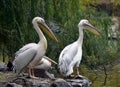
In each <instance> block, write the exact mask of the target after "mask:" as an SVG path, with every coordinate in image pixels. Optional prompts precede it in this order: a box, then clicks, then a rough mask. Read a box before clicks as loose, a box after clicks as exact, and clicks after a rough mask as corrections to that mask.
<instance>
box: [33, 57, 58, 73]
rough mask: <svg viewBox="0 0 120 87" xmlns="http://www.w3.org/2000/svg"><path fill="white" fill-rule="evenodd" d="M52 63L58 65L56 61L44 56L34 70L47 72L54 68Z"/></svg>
mask: <svg viewBox="0 0 120 87" xmlns="http://www.w3.org/2000/svg"><path fill="white" fill-rule="evenodd" d="M52 63H54V64H57V63H56V62H55V61H53V60H52V59H50V58H48V57H47V56H43V57H42V59H41V61H40V62H39V63H38V65H36V66H35V67H34V68H35V69H43V70H46V71H47V70H48V69H50V68H52Z"/></svg>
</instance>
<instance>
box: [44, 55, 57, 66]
mask: <svg viewBox="0 0 120 87" xmlns="http://www.w3.org/2000/svg"><path fill="white" fill-rule="evenodd" d="M43 58H45V59H47V60H48V61H50V62H52V63H54V64H57V63H56V62H55V61H54V60H52V59H50V58H49V57H47V56H43Z"/></svg>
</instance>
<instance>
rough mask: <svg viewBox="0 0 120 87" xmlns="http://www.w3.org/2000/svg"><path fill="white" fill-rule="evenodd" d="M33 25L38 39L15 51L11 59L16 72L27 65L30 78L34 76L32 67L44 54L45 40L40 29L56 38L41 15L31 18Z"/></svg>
mask: <svg viewBox="0 0 120 87" xmlns="http://www.w3.org/2000/svg"><path fill="white" fill-rule="evenodd" d="M32 23H33V26H34V28H35V30H36V32H37V33H38V35H39V39H40V41H39V42H38V43H37V44H36V43H29V44H27V45H25V46H23V47H22V48H21V49H19V51H17V52H16V53H15V59H14V61H13V64H14V70H15V72H16V73H17V74H20V72H21V71H22V70H23V69H24V68H26V67H28V68H29V74H30V77H31V78H36V77H35V75H34V70H33V68H34V67H35V65H37V64H38V63H39V61H40V60H41V59H42V57H43V56H44V55H45V52H46V49H47V40H46V38H45V36H44V34H43V33H42V31H41V30H43V31H45V32H46V33H47V34H48V35H49V36H50V37H51V38H52V39H54V40H56V41H57V39H56V37H55V36H54V34H53V33H52V31H51V30H50V28H49V27H48V26H47V25H46V23H45V21H44V19H43V18H41V17H35V18H34V19H33V20H32Z"/></svg>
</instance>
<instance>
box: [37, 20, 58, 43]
mask: <svg viewBox="0 0 120 87" xmlns="http://www.w3.org/2000/svg"><path fill="white" fill-rule="evenodd" d="M37 24H38V26H39V27H40V29H42V30H43V31H44V32H45V33H46V34H47V35H48V36H49V37H50V38H52V39H53V40H55V41H56V42H58V40H57V38H56V37H55V35H54V34H53V32H52V30H51V29H50V28H49V27H48V26H47V24H46V23H45V22H37Z"/></svg>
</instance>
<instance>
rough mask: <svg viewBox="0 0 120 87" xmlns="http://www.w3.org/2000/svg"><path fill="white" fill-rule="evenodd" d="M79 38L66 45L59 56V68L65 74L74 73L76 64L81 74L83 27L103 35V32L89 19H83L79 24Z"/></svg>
mask: <svg viewBox="0 0 120 87" xmlns="http://www.w3.org/2000/svg"><path fill="white" fill-rule="evenodd" d="M78 28H79V38H78V40H77V41H75V42H73V43H72V44H70V45H68V46H66V47H65V48H64V49H63V50H62V51H61V53H60V56H59V70H60V73H61V74H63V75H64V76H69V75H71V74H72V73H73V67H74V66H76V68H77V74H78V75H79V70H78V67H79V64H80V62H81V59H82V43H83V29H87V30H89V31H91V32H93V33H94V34H97V35H101V33H100V32H99V31H98V30H97V29H96V28H95V27H94V26H92V25H91V24H90V23H89V21H88V20H86V19H83V20H81V21H80V22H79V24H78Z"/></svg>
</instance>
